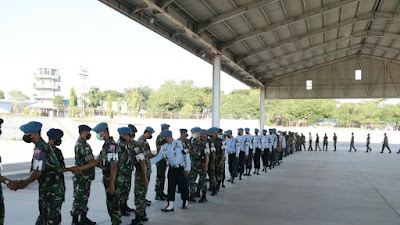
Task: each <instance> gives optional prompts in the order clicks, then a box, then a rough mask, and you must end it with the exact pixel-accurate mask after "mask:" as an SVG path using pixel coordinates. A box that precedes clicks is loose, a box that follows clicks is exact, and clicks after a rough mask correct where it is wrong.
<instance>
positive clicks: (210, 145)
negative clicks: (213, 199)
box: [201, 128, 217, 196]
mask: <svg viewBox="0 0 400 225" xmlns="http://www.w3.org/2000/svg"><path fill="white" fill-rule="evenodd" d="M213 132H214V129H213V128H210V129H209V130H202V131H201V136H202V139H203V141H205V144H206V148H208V149H209V150H210V159H209V163H208V170H207V174H208V180H209V182H210V188H209V189H208V190H210V191H212V193H211V195H212V196H215V195H216V194H217V191H216V189H217V184H216V180H215V150H216V149H215V143H214V142H215V140H212V139H211V138H209V137H208V135H210V134H211V133H213Z"/></svg>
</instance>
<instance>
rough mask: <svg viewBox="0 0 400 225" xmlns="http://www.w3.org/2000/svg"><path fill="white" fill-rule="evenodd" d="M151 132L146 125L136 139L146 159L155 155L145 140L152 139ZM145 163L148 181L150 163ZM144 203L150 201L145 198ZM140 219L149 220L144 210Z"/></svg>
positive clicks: (148, 203) (151, 129) (152, 131)
mask: <svg viewBox="0 0 400 225" xmlns="http://www.w3.org/2000/svg"><path fill="white" fill-rule="evenodd" d="M153 133H154V130H153V128H152V127H146V129H145V130H144V133H143V135H142V136H140V137H139V139H138V141H137V142H138V143H139V146H140V147H141V149H142V150H143V154H144V157H145V158H146V160H149V159H150V158H153V157H154V156H155V155H154V154H153V153H151V150H150V145H149V143H148V142H147V139H152V138H153ZM146 165H147V177H148V179H149V182H150V176H151V165H150V163H147V164H146ZM147 191H148V186H146V190H145V196H146V195H147ZM146 205H147V206H148V205H150V201H148V200H147V199H146ZM142 220H143V221H148V220H149V219H148V218H147V214H146V211H145V212H144V216H143V218H142Z"/></svg>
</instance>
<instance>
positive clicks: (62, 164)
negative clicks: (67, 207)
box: [53, 147, 65, 202]
mask: <svg viewBox="0 0 400 225" xmlns="http://www.w3.org/2000/svg"><path fill="white" fill-rule="evenodd" d="M53 151H54V154H55V155H56V157H57V159H58V162H59V163H60V167H61V169H63V168H65V162H64V155H63V154H62V152H61V150H60V149H59V148H57V147H54V148H53ZM61 183H62V186H63V189H64V196H63V199H62V200H63V202H65V179H64V173H61Z"/></svg>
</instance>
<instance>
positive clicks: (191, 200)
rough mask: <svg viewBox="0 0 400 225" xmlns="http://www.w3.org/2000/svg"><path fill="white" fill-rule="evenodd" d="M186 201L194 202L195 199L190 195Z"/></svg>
mask: <svg viewBox="0 0 400 225" xmlns="http://www.w3.org/2000/svg"><path fill="white" fill-rule="evenodd" d="M188 201H189V202H196V199H194V196H193V194H191V195H190V196H189V199H188Z"/></svg>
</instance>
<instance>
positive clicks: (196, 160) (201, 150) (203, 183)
mask: <svg viewBox="0 0 400 225" xmlns="http://www.w3.org/2000/svg"><path fill="white" fill-rule="evenodd" d="M205 148H206V146H205V142H204V141H201V140H197V139H192V144H191V145H190V152H192V158H191V161H192V168H191V171H190V174H189V177H190V194H191V195H193V194H194V193H195V192H196V190H195V189H196V186H197V185H196V179H197V175H199V177H200V178H199V185H200V189H201V190H202V192H203V194H206V193H207V179H206V172H204V167H205V162H206V154H209V153H206V151H205Z"/></svg>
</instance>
